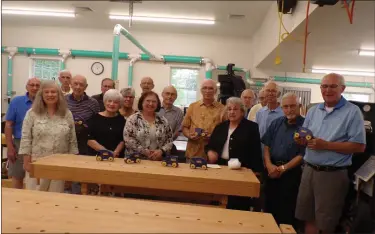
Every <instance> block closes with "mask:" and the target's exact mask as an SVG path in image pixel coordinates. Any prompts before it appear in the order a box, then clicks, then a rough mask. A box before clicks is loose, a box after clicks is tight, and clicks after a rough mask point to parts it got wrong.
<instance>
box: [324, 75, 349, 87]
mask: <svg viewBox="0 0 375 234" xmlns="http://www.w3.org/2000/svg"><path fill="white" fill-rule="evenodd" d="M329 76H334V77H337V79H339V82H340V85H342V86H345V78H344V76H343V75H340V74H338V73H329V74H327V75H325V76H324V77H323V79H324V78H326V77H329Z"/></svg>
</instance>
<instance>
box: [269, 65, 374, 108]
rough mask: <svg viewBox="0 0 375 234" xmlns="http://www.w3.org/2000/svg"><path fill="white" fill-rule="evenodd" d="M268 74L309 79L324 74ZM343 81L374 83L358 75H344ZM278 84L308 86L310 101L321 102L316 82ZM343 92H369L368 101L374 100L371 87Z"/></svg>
mask: <svg viewBox="0 0 375 234" xmlns="http://www.w3.org/2000/svg"><path fill="white" fill-rule="evenodd" d="M267 75H268V76H283V77H297V78H311V79H322V77H323V76H324V74H312V73H292V72H287V73H280V72H272V71H268V72H267ZM344 77H345V81H352V82H368V83H371V84H374V77H358V76H344ZM277 83H278V84H279V85H280V86H284V87H296V88H309V89H311V103H317V102H323V98H322V95H321V92H320V85H318V84H302V83H289V82H277ZM345 92H350V93H364V94H370V102H374V101H375V97H374V90H373V89H371V88H358V87H346V89H345Z"/></svg>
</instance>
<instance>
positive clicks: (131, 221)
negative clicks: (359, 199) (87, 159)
mask: <svg viewBox="0 0 375 234" xmlns="http://www.w3.org/2000/svg"><path fill="white" fill-rule="evenodd" d="M2 199H3V202H2V232H5V233H21V232H23V233H125V232H128V233H129V232H131V233H150V232H153V233H208V232H211V233H280V232H281V231H280V229H279V228H278V226H277V224H276V222H275V220H274V219H273V217H272V215H270V214H266V213H256V212H249V211H236V210H226V209H220V208H214V207H202V206H193V205H183V204H174V203H164V202H157V201H144V200H135V199H124V198H112V197H98V196H84V195H72V194H63V193H49V192H40V191H30V190H19V189H11V188H3V189H2Z"/></svg>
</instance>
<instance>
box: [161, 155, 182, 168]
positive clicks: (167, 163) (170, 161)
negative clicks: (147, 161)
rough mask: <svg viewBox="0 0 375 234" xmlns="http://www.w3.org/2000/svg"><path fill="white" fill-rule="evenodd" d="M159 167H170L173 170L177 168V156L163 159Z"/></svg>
mask: <svg viewBox="0 0 375 234" xmlns="http://www.w3.org/2000/svg"><path fill="white" fill-rule="evenodd" d="M161 165H163V166H165V167H166V166H172V167H174V168H176V167H178V157H177V156H172V155H170V156H166V157H165V158H163V160H162V161H161Z"/></svg>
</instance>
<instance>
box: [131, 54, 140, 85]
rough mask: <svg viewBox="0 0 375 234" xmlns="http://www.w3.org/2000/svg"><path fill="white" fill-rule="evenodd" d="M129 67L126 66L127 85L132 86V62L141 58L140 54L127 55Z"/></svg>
mask: <svg viewBox="0 0 375 234" xmlns="http://www.w3.org/2000/svg"><path fill="white" fill-rule="evenodd" d="M129 58H131V59H130V61H129V68H128V87H132V86H133V70H134V63H135V62H137V61H138V60H140V59H141V55H140V54H135V55H129Z"/></svg>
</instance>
